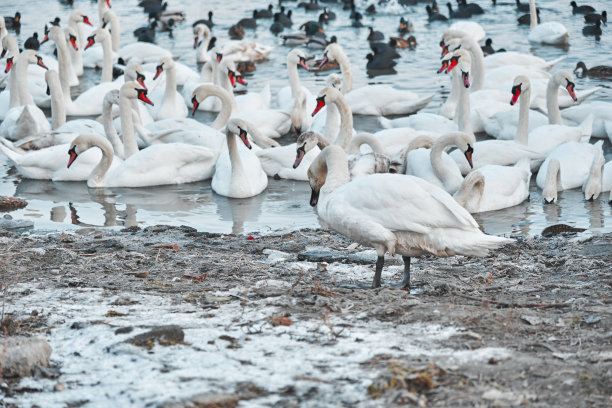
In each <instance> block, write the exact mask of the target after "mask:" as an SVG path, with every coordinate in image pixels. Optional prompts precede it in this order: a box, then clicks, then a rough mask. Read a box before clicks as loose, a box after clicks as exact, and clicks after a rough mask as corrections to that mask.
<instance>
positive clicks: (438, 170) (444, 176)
mask: <svg viewBox="0 0 612 408" xmlns="http://www.w3.org/2000/svg"><path fill="white" fill-rule="evenodd" d="M454 144H455V137H454V136H453V135H452V134H451V135H445V136H441V137H439V138H438V140H436V142H435V143H434V144H433V146H432V147H431V151H430V153H429V160H430V161H431V167H432V168H433V170H434V173H435V174H436V176H437V177H438V178H439V179H440V180H441V181H442V183H443V184H445V185H446V182H447V181H448V180H449V178H450V177H452V172H451V170H450V169H449V168H448V167H447V166H446V164H445V163H444V161H443V160H442V153H443V152H444V149H446V148H447V147H448V146H452V145H454Z"/></svg>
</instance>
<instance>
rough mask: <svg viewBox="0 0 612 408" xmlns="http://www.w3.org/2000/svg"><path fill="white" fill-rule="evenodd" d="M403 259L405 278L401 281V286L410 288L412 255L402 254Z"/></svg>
mask: <svg viewBox="0 0 612 408" xmlns="http://www.w3.org/2000/svg"><path fill="white" fill-rule="evenodd" d="M402 259H403V260H404V278H403V279H402V283H400V288H402V289H408V290H410V257H409V256H403V255H402Z"/></svg>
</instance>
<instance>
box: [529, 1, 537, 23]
mask: <svg viewBox="0 0 612 408" xmlns="http://www.w3.org/2000/svg"><path fill="white" fill-rule="evenodd" d="M529 19H530V20H531V21H530V25H529V27H530V28H531V29H534V28H536V27H537V26H538V13H537V12H536V5H535V0H529Z"/></svg>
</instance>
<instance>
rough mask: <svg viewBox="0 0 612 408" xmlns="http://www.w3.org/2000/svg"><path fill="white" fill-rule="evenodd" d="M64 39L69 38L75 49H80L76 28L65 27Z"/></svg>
mask: <svg viewBox="0 0 612 408" xmlns="http://www.w3.org/2000/svg"><path fill="white" fill-rule="evenodd" d="M64 39H67V40H68V42H69V43H70V45H71V46H72V48H74V50H75V51H78V50H79V46H78V45H77V32H76V30H75V29H74V28H72V27H65V28H64ZM54 41H56V40H54Z"/></svg>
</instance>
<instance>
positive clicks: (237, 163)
mask: <svg viewBox="0 0 612 408" xmlns="http://www.w3.org/2000/svg"><path fill="white" fill-rule="evenodd" d="M225 138H226V140H227V150H228V153H229V158H230V162H231V163H232V180H231V182H230V184H234V183H235V182H240V180H241V179H244V178H245V172H244V167H243V166H242V160H241V159H240V153H239V152H238V143H237V141H236V138H237V136H236V135H235V134H233V133H232V132H231V131H229V130H226V131H225Z"/></svg>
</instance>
